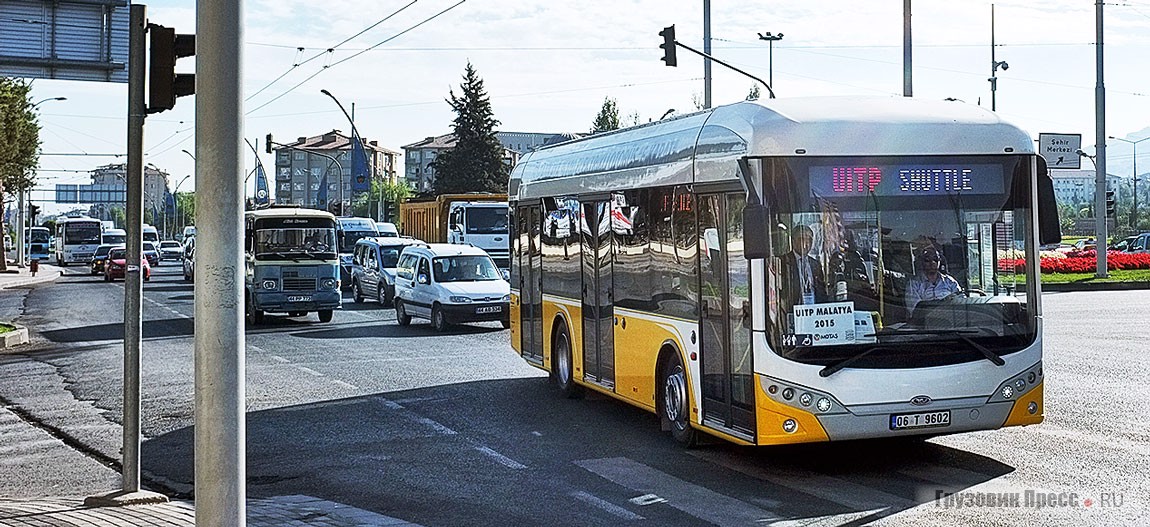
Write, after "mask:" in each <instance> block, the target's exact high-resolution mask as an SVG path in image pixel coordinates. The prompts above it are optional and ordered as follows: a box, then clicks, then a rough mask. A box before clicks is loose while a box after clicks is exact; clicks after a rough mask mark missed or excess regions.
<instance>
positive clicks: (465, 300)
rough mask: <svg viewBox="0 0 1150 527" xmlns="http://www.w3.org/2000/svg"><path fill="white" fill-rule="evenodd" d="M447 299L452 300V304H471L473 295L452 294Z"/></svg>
mask: <svg viewBox="0 0 1150 527" xmlns="http://www.w3.org/2000/svg"><path fill="white" fill-rule="evenodd" d="M447 300H448V301H450V302H451V303H452V304H470V303H471V297H469V296H457V295H452V296H449V297H447Z"/></svg>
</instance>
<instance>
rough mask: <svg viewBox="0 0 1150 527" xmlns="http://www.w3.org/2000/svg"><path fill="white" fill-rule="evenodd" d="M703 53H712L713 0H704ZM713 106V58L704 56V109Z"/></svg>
mask: <svg viewBox="0 0 1150 527" xmlns="http://www.w3.org/2000/svg"><path fill="white" fill-rule="evenodd" d="M703 53H706V54H707V55H708V56H710V55H711V0H703ZM710 107H711V59H710V58H706V57H704V58H703V109H707V108H710Z"/></svg>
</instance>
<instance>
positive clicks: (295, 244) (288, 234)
mask: <svg viewBox="0 0 1150 527" xmlns="http://www.w3.org/2000/svg"><path fill="white" fill-rule="evenodd" d="M255 257H256V259H257V260H279V259H298V258H317V259H321V260H322V259H331V258H335V230H334V229H330V228H327V229H324V228H316V227H306V228H279V229H266V228H265V229H258V230H256V232H255Z"/></svg>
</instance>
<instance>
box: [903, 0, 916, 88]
mask: <svg viewBox="0 0 1150 527" xmlns="http://www.w3.org/2000/svg"><path fill="white" fill-rule="evenodd" d="M910 66H911V39H910V0H902V96H903V97H911V96H913V95H914V89H913V85H914V82H913V81H912V80H911V67H910Z"/></svg>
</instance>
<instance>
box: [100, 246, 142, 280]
mask: <svg viewBox="0 0 1150 527" xmlns="http://www.w3.org/2000/svg"><path fill="white" fill-rule="evenodd" d="M127 252H128V251H127V249H124V248H123V247H116V248H114V249H112V250H111V252H109V253H108V262H107V265H105V266H104V281H106V282H111V281H112V280H115V279H117V278H119V279H121V280H122V279H123V278H124V272H125V269H124V266H125V262H126V260H127V257H126V254H127ZM140 267H141V268H142V272H143V273H144V281H145V282H147V281H149V280H151V279H152V266H151V265H150V264H148V259H147V258H145V257H144V256H142V255H141V256H140Z"/></svg>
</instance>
